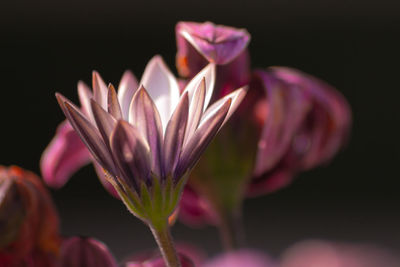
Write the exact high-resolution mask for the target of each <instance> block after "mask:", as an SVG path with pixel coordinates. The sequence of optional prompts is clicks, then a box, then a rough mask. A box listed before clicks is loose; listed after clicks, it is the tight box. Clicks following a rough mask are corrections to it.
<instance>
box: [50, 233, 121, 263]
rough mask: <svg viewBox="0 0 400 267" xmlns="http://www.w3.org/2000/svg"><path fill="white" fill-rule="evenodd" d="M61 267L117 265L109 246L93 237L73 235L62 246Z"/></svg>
mask: <svg viewBox="0 0 400 267" xmlns="http://www.w3.org/2000/svg"><path fill="white" fill-rule="evenodd" d="M57 266H59V267H71V266H74V267H117V266H118V264H117V262H116V260H115V258H114V257H113V255H112V254H111V252H110V251H109V250H108V248H107V246H106V245H105V244H103V243H101V242H100V241H97V240H95V239H93V238H85V237H71V238H69V239H67V240H64V242H63V244H62V247H61V255H60V262H59V265H57Z"/></svg>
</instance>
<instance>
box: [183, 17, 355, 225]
mask: <svg viewBox="0 0 400 267" xmlns="http://www.w3.org/2000/svg"><path fill="white" fill-rule="evenodd" d="M209 32H213V34H214V35H218V33H221V32H224V34H222V35H223V36H225V38H222V39H223V40H225V41H222V43H224V42H227V40H229V39H230V38H228V37H227V36H232V39H235V38H239V39H241V41H240V43H241V44H245V45H243V46H240V47H241V50H239V49H234V46H230V45H226V46H224V49H225V53H224V55H228V54H230V55H231V56H229V57H227V56H225V57H227V58H229V60H230V63H228V64H226V65H223V64H224V63H225V62H223V61H218V60H217V59H218V56H215V54H217V53H216V52H215V54H212V53H211V54H210V53H208V51H210V50H211V51H219V50H218V49H219V48H220V47H221V44H216V43H213V42H208V43H207V46H203V45H199V44H197V43H196V42H197V40H204V39H205V40H207V39H208V38H209V37H208V36H209V35H210V33H209ZM176 35H177V46H178V53H177V67H178V70H179V73H180V74H181V75H183V76H185V77H191V75H193V74H192V70H197V69H198V68H200V67H202V66H203V65H205V64H207V63H208V61H211V62H218V63H221V65H218V69H217V71H218V74H220V73H222V75H221V76H220V80H219V81H218V82H217V83H216V88H217V91H216V92H217V94H222V95H223V94H226V93H229V92H230V91H231V90H232V88H234V86H232V84H237V83H238V84H240V82H242V81H246V82H248V81H249V80H250V68H249V63H248V62H249V57H248V53H247V50H246V45H247V43H248V41H249V39H250V37H249V34H248V33H247V32H246V31H243V30H240V29H234V28H230V27H225V26H215V25H214V24H212V23H208V22H206V23H203V24H200V23H187V22H181V23H178V25H177V27H176ZM211 35H212V34H211ZM217 46H218V48H217ZM210 47H213V48H210ZM235 77H243V78H241V79H238V78H235ZM350 123H351V111H350V108H349V105H348V103H347V101H346V100H345V99H344V97H343V96H342V95H341V94H340V93H339V92H338V91H336V89H334V88H333V87H331V86H330V85H328V84H326V83H325V82H323V81H321V80H318V79H317V78H315V77H312V76H310V75H308V74H305V73H302V72H300V71H298V70H295V69H290V68H284V67H275V68H269V69H267V70H266V71H263V70H259V71H256V72H254V73H253V75H252V77H251V82H250V89H249V91H248V93H247V95H246V98H245V99H244V100H243V103H242V104H241V106H240V107H239V111H238V112H237V113H236V114H235V116H234V118H233V120H232V122H231V123H230V125H228V127H227V128H229V129H227V130H226V131H231V133H230V134H224V133H221V134H220V137H219V138H217V140H216V141H215V142H214V144H213V145H212V146H211V147H210V149H209V151H211V152H212V153H213V155H214V158H215V159H214V160H211V159H210V160H207V158H208V157H210V154H211V152H210V153H208V154H206V155H205V157H204V158H203V160H202V161H200V163H199V164H198V167H197V168H196V169H195V171H194V173H193V175H192V178H191V180H189V186H191V190H190V192H189V193H188V194H185V195H186V196H188V197H187V198H186V197H184V198H183V199H182V201H181V207H180V208H181V218H182V219H183V220H184V221H185V222H187V223H189V224H194V225H200V224H201V223H202V222H206V221H208V222H210V223H216V222H217V220H216V216H215V213H216V212H215V211H214V212H213V209H215V206H216V205H218V203H210V202H209V201H205V200H203V199H204V198H205V195H207V194H208V196H207V198H208V200H210V199H214V202H215V200H216V198H218V195H221V194H218V193H215V192H212V191H215V190H216V188H226V187H227V186H228V187H229V188H234V187H235V186H243V183H240V179H242V180H244V179H246V178H248V176H251V179H248V181H250V185H249V187H248V189H247V192H246V190H242V191H243V194H247V195H250V196H256V195H261V194H266V193H270V192H273V191H276V190H278V189H280V188H282V187H284V186H286V185H288V184H289V183H290V182H291V181H292V179H293V177H294V176H295V175H296V174H297V173H298V172H300V171H304V170H307V169H310V168H313V167H316V166H318V165H320V164H323V163H326V162H328V161H329V160H330V159H331V158H332V157H333V156H334V155H335V154H336V152H337V151H338V150H339V149H340V148H342V147H343V145H344V144H345V143H346V139H347V137H348V133H349V128H350ZM229 126H231V127H229ZM244 130H246V131H248V132H245V131H244ZM243 136H246V138H243ZM227 140H228V141H227ZM216 143H218V144H216ZM224 143H226V144H228V145H224ZM232 143H234V144H235V147H236V148H237V149H236V150H231V149H230V146H231V144H232ZM226 151H229V153H228V152H226ZM235 153H237V154H239V155H238V156H234V155H232V154H235ZM231 161H235V162H236V163H235V165H232V164H231V165H229V162H231ZM249 162H253V163H252V166H253V168H249V171H248V172H249V173H248V174H244V175H242V174H243V169H241V168H242V166H243V165H246V164H249ZM221 165H223V166H224V168H225V172H226V173H227V175H228V176H231V177H232V178H231V179H222V178H221V175H222V174H221V173H220V171H219V170H220V168H219V166H221ZM228 166H230V167H228ZM250 169H252V171H250ZM232 174H233V175H232ZM235 175H242V176H243V177H241V178H240V179H239V178H237V179H236V181H235V179H234V176H235ZM196 176H198V177H196ZM205 176H212V177H211V178H210V181H211V184H210V182H209V181H207V177H205ZM217 179H220V180H221V182H215V181H216V180H217ZM190 181H192V182H190ZM193 181H194V182H193ZM228 182H229V183H230V184H229V185H228V184H226V183H228ZM218 183H221V184H219V185H218V186H217V187H215V188H212V189H211V190H210V189H209V187H211V186H215V184H218ZM223 183H225V185H224V186H223V185H222V184H223ZM233 183H236V185H234V184H233ZM205 189H206V190H205ZM207 190H208V192H207ZM210 192H211V193H210ZM237 192H240V190H237ZM199 194H201V196H200V195H199ZM210 194H213V195H214V196H211V198H210ZM232 194H236V193H232ZM216 195H217V197H216ZM238 198H239V199H240V198H241V196H238ZM193 200H195V201H193ZM218 201H220V202H224V201H225V200H223V201H221V200H217V202H218ZM211 204H213V206H214V207H212V206H211Z"/></svg>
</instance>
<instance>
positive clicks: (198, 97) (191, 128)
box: [185, 78, 206, 142]
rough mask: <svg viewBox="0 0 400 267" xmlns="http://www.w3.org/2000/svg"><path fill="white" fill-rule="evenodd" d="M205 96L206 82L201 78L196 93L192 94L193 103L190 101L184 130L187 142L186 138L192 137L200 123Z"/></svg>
mask: <svg viewBox="0 0 400 267" xmlns="http://www.w3.org/2000/svg"><path fill="white" fill-rule="evenodd" d="M205 96H206V81H205V78H203V80H202V81H201V82H200V84H199V86H198V87H197V89H196V91H195V92H194V94H193V99H195V101H192V102H191V103H190V108H189V119H188V125H187V129H186V135H185V140H188V138H190V137H191V136H192V135H193V133H194V132H195V131H196V129H197V126H198V125H199V123H200V120H201V116H202V115H203V107H204V101H205ZM185 142H186V141H185Z"/></svg>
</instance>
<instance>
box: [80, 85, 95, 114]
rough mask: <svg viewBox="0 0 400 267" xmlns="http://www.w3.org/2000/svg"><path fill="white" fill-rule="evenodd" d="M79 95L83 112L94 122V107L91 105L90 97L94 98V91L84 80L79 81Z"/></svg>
mask: <svg viewBox="0 0 400 267" xmlns="http://www.w3.org/2000/svg"><path fill="white" fill-rule="evenodd" d="M78 96H79V101H80V102H81V109H82V112H83V114H85V115H86V116H87V118H88V119H89V120H90V121H91V122H94V119H93V114H92V108H91V107H90V99H92V98H93V93H92V91H91V90H90V88H89V86H87V85H86V84H85V83H84V82H82V81H79V82H78Z"/></svg>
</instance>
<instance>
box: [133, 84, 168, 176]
mask: <svg viewBox="0 0 400 267" xmlns="http://www.w3.org/2000/svg"><path fill="white" fill-rule="evenodd" d="M129 122H130V123H131V124H132V125H134V126H135V127H137V128H138V130H139V131H140V132H141V134H142V136H143V137H145V138H146V139H147V142H148V144H149V146H150V151H151V153H152V159H153V166H152V170H153V171H154V173H155V174H156V175H157V176H160V175H161V173H162V170H161V155H162V154H161V145H162V140H163V137H162V126H161V119H160V115H159V113H158V110H157V108H156V106H155V104H154V102H153V100H152V99H151V98H150V96H149V94H148V93H147V91H146V89H144V87H143V86H142V87H141V88H140V89H139V90H138V91H137V92H136V94H135V96H134V97H133V99H132V103H131V107H130V111H129Z"/></svg>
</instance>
